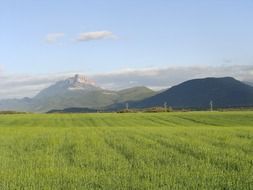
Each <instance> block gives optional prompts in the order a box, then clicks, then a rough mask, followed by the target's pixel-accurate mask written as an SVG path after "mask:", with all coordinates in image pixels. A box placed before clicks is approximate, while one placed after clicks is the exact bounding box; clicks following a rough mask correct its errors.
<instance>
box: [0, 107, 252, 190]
mask: <svg viewBox="0 0 253 190" xmlns="http://www.w3.org/2000/svg"><path fill="white" fill-rule="evenodd" d="M0 189H4V190H5V189H36V190H38V189H108V190H112V189H136V190H137V189H138V190H139V189H164V190H165V189H166V190H167V189H235V190H238V189H242V190H245V189H253V112H222V113H219V112H213V113H208V112H192V113H145V114H144V113H133V114H53V115H45V114H44V115H43V114H24V115H22V114H21V115H20V114H19V115H0Z"/></svg>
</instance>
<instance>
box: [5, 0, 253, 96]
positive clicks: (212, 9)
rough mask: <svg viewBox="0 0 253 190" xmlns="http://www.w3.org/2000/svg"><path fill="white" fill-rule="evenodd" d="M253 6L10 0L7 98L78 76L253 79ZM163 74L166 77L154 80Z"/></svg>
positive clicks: (245, 0)
mask: <svg viewBox="0 0 253 190" xmlns="http://www.w3.org/2000/svg"><path fill="white" fill-rule="evenodd" d="M252 10H253V1H251V0H240V1H238V0H205V1H201V0H177V1H176V0H174V1H173V0H156V1H154V0H122V1H118V0H71V1H70V0H55V1H52V0H43V1H42V0H38V1H34V0H22V1H20V0H3V1H1V2H0V52H1V53H0V88H1V89H3V90H2V91H0V99H2V98H9V97H17V96H19V97H22V96H32V95H34V94H36V93H37V92H38V91H39V90H41V89H42V88H44V87H46V86H48V85H50V84H51V83H53V82H55V81H56V80H58V79H64V78H66V77H69V76H70V75H72V74H74V73H82V74H85V75H88V76H90V77H91V78H95V79H97V81H98V83H101V85H103V86H105V87H110V88H112V89H118V88H123V87H128V86H131V85H147V86H150V87H153V88H157V89H158V88H160V87H169V86H171V85H174V84H177V83H179V82H182V81H183V80H186V79H189V78H194V77H199V76H203V77H205V76H209V75H212V76H223V75H231V76H234V77H237V78H238V79H240V80H252V81H253V76H252V75H253V71H252V67H251V66H252V65H253V54H252V48H253V25H252V19H253V11H252ZM234 68H236V70H235V69H234ZM245 68H247V69H248V70H245ZM231 69H232V70H233V71H232V72H231ZM186 70H187V73H188V74H187V75H181V74H182V73H184V72H186ZM210 70H211V71H212V72H211V73H210V72H209V71H210ZM158 71H159V72H160V71H163V74H164V75H165V78H166V80H165V81H163V82H161V83H159V82H157V83H155V84H153V83H152V81H153V80H155V81H157V78H158V77H157V76H156V75H155V74H154V73H159V72H158ZM165 71H166V72H167V74H166V72H165ZM195 71H198V72H200V73H197V74H196V72H195ZM174 72H177V73H178V74H177V73H174ZM150 73H153V74H150ZM171 73H173V75H171ZM134 74H136V75H134ZM145 74H147V75H148V76H149V79H147V77H144V78H142V79H140V78H139V76H140V75H145ZM169 74H170V76H169ZM101 76H103V77H105V76H106V77H107V78H106V79H105V78H103V80H101ZM112 76H113V77H112ZM115 76H118V77H121V78H117V79H116V78H114V77H115ZM122 76H129V77H125V80H124V82H122V80H123V79H122ZM130 76H131V78H130ZM151 76H152V77H153V78H152V77H151ZM171 76H173V78H172V77H171ZM109 78H110V80H109ZM46 79H47V80H46ZM107 79H108V80H107ZM112 79H113V81H112ZM37 80H39V81H40V82H38V81H37ZM43 81H45V82H43ZM104 81H108V83H105V82H104ZM119 81H121V82H119ZM171 81H174V82H171ZM38 83H39V84H38ZM10 84H11V85H12V86H11V87H10V86H9V85H10Z"/></svg>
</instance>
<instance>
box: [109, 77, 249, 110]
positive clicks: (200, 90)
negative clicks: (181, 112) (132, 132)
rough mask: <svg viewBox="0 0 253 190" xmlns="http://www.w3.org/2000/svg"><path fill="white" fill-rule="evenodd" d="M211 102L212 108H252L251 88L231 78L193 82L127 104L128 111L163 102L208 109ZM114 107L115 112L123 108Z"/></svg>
mask: <svg viewBox="0 0 253 190" xmlns="http://www.w3.org/2000/svg"><path fill="white" fill-rule="evenodd" d="M210 101H213V105H214V106H215V107H245V106H246V107H247V106H253V87H251V86H249V85H247V84H244V83H242V82H240V81H238V80H235V79H234V78H231V77H225V78H204V79H194V80H189V81H186V82H183V83H181V84H179V85H177V86H174V87H172V88H170V89H168V90H166V91H164V92H162V93H159V94H157V95H155V96H152V97H149V98H146V99H144V100H141V101H134V102H129V107H131V108H147V107H156V106H163V105H164V103H165V102H166V103H167V105H168V106H172V107H175V108H207V107H209V104H210ZM116 105H117V106H115V105H114V108H115V107H117V108H118V109H120V108H123V107H124V104H116Z"/></svg>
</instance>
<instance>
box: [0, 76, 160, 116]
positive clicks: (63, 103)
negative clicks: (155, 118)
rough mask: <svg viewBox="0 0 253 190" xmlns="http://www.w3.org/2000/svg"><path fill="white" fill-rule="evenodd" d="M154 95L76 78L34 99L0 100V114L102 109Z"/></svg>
mask: <svg viewBox="0 0 253 190" xmlns="http://www.w3.org/2000/svg"><path fill="white" fill-rule="evenodd" d="M154 94H156V93H155V92H154V91H152V90H151V89H148V88H146V87H134V88H130V89H125V90H121V91H112V90H106V89H103V88H101V87H99V86H97V85H96V84H95V83H94V82H93V81H90V80H89V79H87V78H86V77H85V76H82V75H75V76H74V77H71V78H69V79H66V80H63V81H59V82H57V83H55V84H53V85H51V86H49V87H48V88H46V89H44V90H42V91H41V92H39V93H38V94H37V95H36V96H35V97H33V98H24V99H12V100H2V101H0V110H14V111H29V112H48V111H49V110H63V109H66V108H88V109H101V108H102V107H106V106H108V105H111V104H115V103H119V102H123V101H134V100H141V99H143V98H147V97H149V96H152V95H154Z"/></svg>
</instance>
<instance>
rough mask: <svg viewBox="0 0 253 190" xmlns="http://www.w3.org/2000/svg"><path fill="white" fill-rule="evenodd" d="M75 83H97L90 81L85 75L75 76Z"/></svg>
mask: <svg viewBox="0 0 253 190" xmlns="http://www.w3.org/2000/svg"><path fill="white" fill-rule="evenodd" d="M74 83H82V84H90V85H95V83H94V82H93V81H91V80H89V79H88V78H87V77H85V76H84V75H78V74H76V75H75V76H74Z"/></svg>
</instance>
